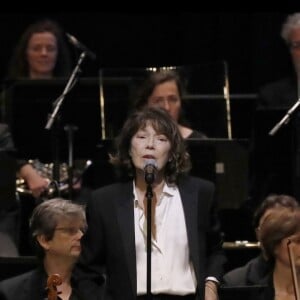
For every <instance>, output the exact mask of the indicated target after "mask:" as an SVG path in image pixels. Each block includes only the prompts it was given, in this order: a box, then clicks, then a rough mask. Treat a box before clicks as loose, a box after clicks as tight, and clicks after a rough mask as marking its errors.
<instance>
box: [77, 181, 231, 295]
mask: <svg viewBox="0 0 300 300" xmlns="http://www.w3.org/2000/svg"><path fill="white" fill-rule="evenodd" d="M178 187H179V191H180V195H181V199H182V203H183V209H184V215H185V221H186V226H187V234H188V241H189V250H190V256H191V261H192V263H193V266H194V269H195V273H196V277H197V283H198V297H197V299H203V295H204V282H205V278H206V277H207V276H214V277H216V278H218V279H220V278H221V276H222V273H223V265H224V263H225V261H226V259H225V256H224V253H223V250H222V238H221V234H220V231H219V230H220V228H219V222H218V218H217V214H216V203H215V201H214V185H213V184H212V183H211V182H208V181H205V180H202V179H199V178H194V177H186V178H183V179H181V180H180V182H179V184H178ZM133 205H134V203H133V185H132V182H128V183H117V184H113V185H110V186H107V187H103V188H101V189H99V190H96V191H95V192H94V193H93V196H92V199H91V200H90V201H89V202H88V204H87V219H88V231H87V233H86V234H85V235H84V237H83V239H82V245H83V248H82V254H81V257H80V260H79V263H78V265H77V267H76V268H75V270H74V273H73V274H74V275H75V280H77V281H78V282H77V283H78V284H79V289H80V291H81V292H82V293H83V294H84V296H85V297H86V298H88V299H89V300H96V299H101V298H99V297H100V296H99V295H100V294H101V293H102V292H103V282H104V281H103V277H101V274H102V273H103V270H104V268H105V270H106V276H107V277H106V291H105V293H106V297H105V298H104V299H114V300H120V299H122V300H135V299H136V290H137V287H136V282H137V279H136V257H135V234H134V208H133Z"/></svg>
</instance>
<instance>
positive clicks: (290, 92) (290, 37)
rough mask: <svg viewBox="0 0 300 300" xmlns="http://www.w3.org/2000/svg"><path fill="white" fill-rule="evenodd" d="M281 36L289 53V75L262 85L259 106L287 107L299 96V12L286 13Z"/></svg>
mask: <svg viewBox="0 0 300 300" xmlns="http://www.w3.org/2000/svg"><path fill="white" fill-rule="evenodd" d="M281 37H282V39H283V41H284V42H285V44H286V46H287V49H288V51H289V54H290V62H291V63H292V68H291V69H292V72H291V74H290V76H288V77H284V78H282V79H280V80H277V81H275V82H271V83H268V84H266V85H265V86H263V87H262V88H261V89H260V91H259V103H258V106H259V107H263V108H283V109H286V108H289V107H291V106H292V105H293V104H294V103H295V102H296V101H297V100H298V99H299V96H300V84H299V83H300V13H299V12H298V13H294V14H291V15H288V16H287V18H286V20H285V22H284V23H283V25H282V28H281Z"/></svg>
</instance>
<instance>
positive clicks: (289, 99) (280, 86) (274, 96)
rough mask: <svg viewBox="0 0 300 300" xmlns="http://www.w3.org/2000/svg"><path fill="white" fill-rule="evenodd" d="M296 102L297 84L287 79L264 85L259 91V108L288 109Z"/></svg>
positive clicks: (291, 79) (292, 79)
mask: <svg viewBox="0 0 300 300" xmlns="http://www.w3.org/2000/svg"><path fill="white" fill-rule="evenodd" d="M297 100H298V96H297V82H296V80H295V78H292V77H287V78H283V79H280V80H278V81H275V82H272V83H269V84H266V85H265V86H263V87H262V88H261V89H260V90H259V103H258V107H259V108H269V109H271V108H278V109H280V108H281V109H288V108H290V107H292V105H293V104H294V103H295V102H296V101H297Z"/></svg>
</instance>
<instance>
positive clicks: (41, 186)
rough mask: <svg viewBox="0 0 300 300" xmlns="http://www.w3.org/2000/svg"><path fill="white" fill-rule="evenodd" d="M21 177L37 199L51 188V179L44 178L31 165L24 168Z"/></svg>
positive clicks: (20, 172)
mask: <svg viewBox="0 0 300 300" xmlns="http://www.w3.org/2000/svg"><path fill="white" fill-rule="evenodd" d="M19 175H20V177H21V178H23V179H24V180H25V182H26V183H27V185H28V187H29V189H30V191H31V192H32V195H33V197H35V198H38V197H39V196H40V195H41V194H42V193H43V192H45V191H46V190H47V188H48V186H49V179H47V178H44V177H42V176H41V175H40V174H39V173H38V172H37V171H36V170H35V169H34V168H33V167H32V166H31V165H30V164H26V165H24V166H22V168H21V169H20V171H19Z"/></svg>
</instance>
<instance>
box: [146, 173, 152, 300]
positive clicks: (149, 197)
mask: <svg viewBox="0 0 300 300" xmlns="http://www.w3.org/2000/svg"><path fill="white" fill-rule="evenodd" d="M153 179H154V177H153ZM151 181H152V182H153V180H147V178H146V182H147V190H146V199H147V300H151V299H152V295H151V237H152V232H151V219H152V209H151V202H152V198H153V191H152V185H151V183H150V182H151Z"/></svg>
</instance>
